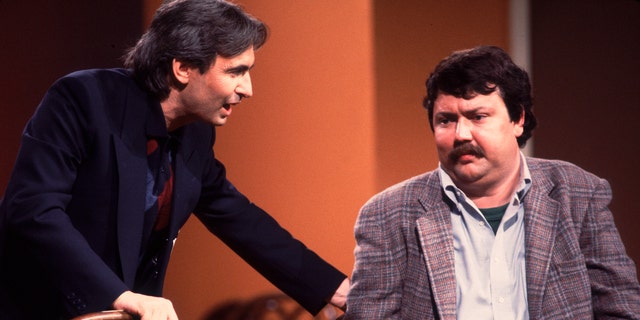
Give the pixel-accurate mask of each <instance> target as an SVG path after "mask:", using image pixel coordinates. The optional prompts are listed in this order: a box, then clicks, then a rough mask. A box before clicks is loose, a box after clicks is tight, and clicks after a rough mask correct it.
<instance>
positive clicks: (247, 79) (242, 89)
mask: <svg viewBox="0 0 640 320" xmlns="http://www.w3.org/2000/svg"><path fill="white" fill-rule="evenodd" d="M236 93H237V94H238V95H240V96H241V97H243V98H251V96H253V87H252V84H251V75H250V74H249V72H247V73H245V74H244V75H243V76H242V79H240V83H239V84H238V87H237V88H236Z"/></svg>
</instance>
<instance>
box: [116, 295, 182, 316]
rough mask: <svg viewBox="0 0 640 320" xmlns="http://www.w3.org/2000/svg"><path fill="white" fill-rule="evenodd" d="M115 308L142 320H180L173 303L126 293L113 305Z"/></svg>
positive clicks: (159, 298)
mask: <svg viewBox="0 0 640 320" xmlns="http://www.w3.org/2000/svg"><path fill="white" fill-rule="evenodd" d="M113 306H114V308H116V309H120V310H124V311H126V312H128V313H131V314H134V315H138V316H140V319H141V320H178V315H177V314H176V311H175V309H174V308H173V304H172V303H171V301H169V300H167V299H165V298H161V297H154V296H147V295H143V294H138V293H133V292H131V291H126V292H124V293H122V294H121V295H120V296H119V297H118V298H117V299H116V301H115V302H114V303H113Z"/></svg>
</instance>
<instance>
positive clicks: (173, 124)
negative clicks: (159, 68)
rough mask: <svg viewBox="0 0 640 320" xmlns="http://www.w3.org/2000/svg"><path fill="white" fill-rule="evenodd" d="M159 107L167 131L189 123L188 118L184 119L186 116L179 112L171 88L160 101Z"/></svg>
mask: <svg viewBox="0 0 640 320" xmlns="http://www.w3.org/2000/svg"><path fill="white" fill-rule="evenodd" d="M160 107H161V108H162V113H163V114H164V121H165V123H166V125H167V131H169V132H171V131H174V130H176V129H178V128H180V127H182V126H183V125H185V124H187V123H189V121H188V119H186V117H184V116H183V115H182V114H181V112H180V108H179V103H178V99H177V96H176V92H175V91H174V90H171V92H170V93H169V97H167V98H166V99H164V100H163V101H161V102H160Z"/></svg>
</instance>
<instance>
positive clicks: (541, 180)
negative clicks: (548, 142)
mask: <svg viewBox="0 0 640 320" xmlns="http://www.w3.org/2000/svg"><path fill="white" fill-rule="evenodd" d="M529 167H530V171H531V175H532V186H531V189H530V190H529V194H527V195H526V196H525V200H524V210H525V214H524V228H525V248H526V249H525V265H526V272H527V275H526V277H527V299H528V305H529V316H530V317H531V319H538V318H540V317H541V312H542V297H543V293H544V291H545V287H546V284H547V283H546V281H547V277H546V275H547V274H549V268H550V263H551V256H552V255H553V252H552V250H553V247H554V243H555V237H556V231H555V230H556V225H557V223H558V211H559V205H558V202H557V201H556V200H554V199H553V198H552V197H551V196H550V193H551V191H552V190H553V184H552V183H551V182H550V181H548V180H547V179H546V178H545V177H544V176H542V175H540V174H538V172H539V171H537V170H535V168H534V166H533V165H530V166H529Z"/></svg>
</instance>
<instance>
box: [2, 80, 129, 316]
mask: <svg viewBox="0 0 640 320" xmlns="http://www.w3.org/2000/svg"><path fill="white" fill-rule="evenodd" d="M91 99H95V97H91V96H90V94H89V93H88V91H87V90H85V87H84V84H82V83H81V82H80V81H78V80H77V79H73V78H66V79H65V78H63V79H62V80H60V81H58V82H56V83H55V84H54V85H53V86H52V87H51V89H50V90H49V91H48V92H47V94H46V95H45V97H44V98H43V100H42V101H41V103H40V105H39V107H38V109H37V110H36V112H35V114H34V115H33V117H32V118H31V119H30V121H29V122H28V124H27V126H26V128H25V130H24V132H23V135H22V141H21V146H20V150H19V153H18V156H17V159H16V162H15V166H14V170H13V172H12V176H11V179H10V181H9V184H8V186H7V190H6V193H5V197H4V199H3V202H2V207H1V209H0V210H1V211H0V212H1V214H3V215H4V219H5V223H6V228H7V229H6V230H7V232H8V235H7V238H6V242H7V244H8V248H12V249H9V250H11V253H12V254H13V255H12V256H10V257H11V258H12V259H14V260H12V261H6V263H10V264H12V265H13V267H12V268H13V269H12V270H13V271H15V272H16V274H13V275H11V276H12V277H15V278H17V279H23V280H25V281H30V280H29V279H31V278H38V279H43V281H46V282H45V283H41V284H40V286H42V287H44V286H47V284H50V288H52V292H54V293H55V296H51V297H49V298H48V299H49V300H51V301H53V300H56V301H57V300H58V299H60V300H61V301H60V302H61V303H62V304H64V305H65V307H66V309H67V310H68V311H67V312H68V313H70V314H79V313H84V312H85V311H86V310H100V309H104V308H107V307H109V306H110V305H111V303H112V302H113V301H114V300H115V298H116V297H117V296H118V295H119V294H120V293H122V292H123V291H124V290H126V287H125V285H124V284H123V283H122V281H121V280H120V279H119V278H118V276H117V275H116V274H114V272H113V271H112V270H111V269H110V268H109V267H108V266H107V265H106V264H105V263H104V262H103V261H102V260H101V259H100V257H99V256H98V255H97V254H96V253H95V252H94V250H93V249H92V248H91V247H90V245H89V244H88V242H87V241H86V239H85V238H84V237H83V236H82V234H81V233H80V232H79V231H78V230H77V229H76V228H75V227H74V225H73V223H72V221H71V219H70V217H69V215H68V213H67V212H66V210H67V206H68V205H69V203H70V201H71V198H72V189H73V186H74V181H75V178H76V174H77V171H78V167H79V166H81V165H82V160H83V157H84V156H85V155H86V152H87V149H88V146H89V145H90V140H89V139H90V136H91V132H90V131H91V130H90V127H91V123H89V121H88V120H87V119H88V118H89V117H88V115H87V110H86V108H84V107H82V105H83V102H87V101H90V100H91ZM86 214H91V212H86ZM8 260H9V258H8ZM3 263H5V262H3ZM27 272H29V273H31V274H23V273H27ZM34 273H41V274H37V275H36V274H34ZM16 281H19V280H16ZM35 285H37V284H35ZM25 290H26V289H25ZM58 296H59V297H60V298H58Z"/></svg>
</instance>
